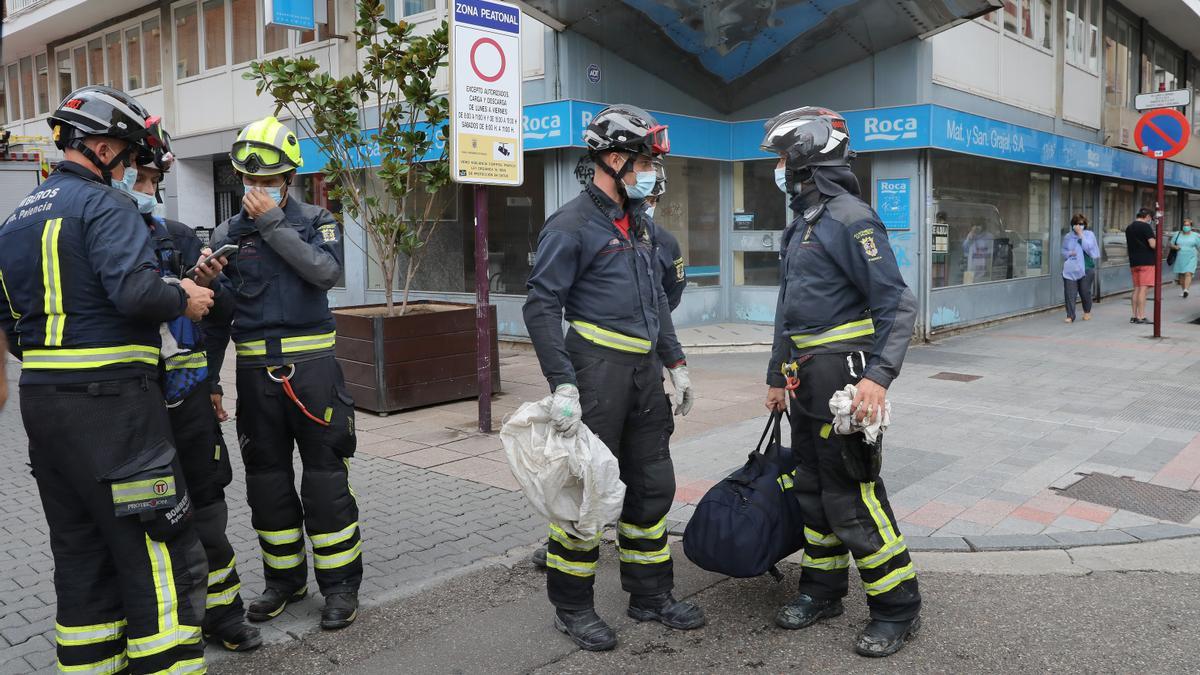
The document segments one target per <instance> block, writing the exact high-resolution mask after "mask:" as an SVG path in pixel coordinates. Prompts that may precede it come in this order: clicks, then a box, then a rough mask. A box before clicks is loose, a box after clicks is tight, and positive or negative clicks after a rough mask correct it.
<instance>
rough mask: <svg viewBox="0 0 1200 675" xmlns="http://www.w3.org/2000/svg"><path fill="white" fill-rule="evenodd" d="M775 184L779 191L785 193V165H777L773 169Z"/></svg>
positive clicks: (786, 188)
mask: <svg viewBox="0 0 1200 675" xmlns="http://www.w3.org/2000/svg"><path fill="white" fill-rule="evenodd" d="M775 186H776V187H778V188H779V191H780V192H783V193H787V191H788V185H787V167H779V168H776V169H775Z"/></svg>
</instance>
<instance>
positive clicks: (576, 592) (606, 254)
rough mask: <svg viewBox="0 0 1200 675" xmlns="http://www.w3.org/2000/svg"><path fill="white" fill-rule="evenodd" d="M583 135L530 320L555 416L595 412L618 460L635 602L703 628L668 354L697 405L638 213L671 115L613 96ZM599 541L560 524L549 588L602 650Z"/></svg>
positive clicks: (581, 636)
mask: <svg viewBox="0 0 1200 675" xmlns="http://www.w3.org/2000/svg"><path fill="white" fill-rule="evenodd" d="M584 141H585V142H586V143H587V146H588V154H589V155H590V157H591V159H592V162H593V163H594V164H595V171H594V175H593V178H592V180H591V182H590V183H589V184H588V185H586V186H584V189H583V191H582V192H581V193H580V194H579V196H577V197H576V198H574V199H572V200H571V201H569V202H567V203H566V204H565V205H563V207H562V208H560V209H559V210H558V211H556V212H555V213H554V214H553V215H551V216H550V218H549V219H547V220H546V226H545V228H544V229H543V230H542V234H541V237H540V238H539V239H538V248H537V256H536V258H535V259H534V265H533V270H532V271H531V272H530V274H529V281H528V282H527V287H528V289H529V294H528V297H527V299H526V301H525V307H524V312H523V313H524V317H525V325H526V326H528V328H529V336H530V339H531V340H532V342H533V346H534V350H535V351H536V353H537V358H538V362H539V363H540V365H541V368H542V373H543V374H544V375H545V376H546V380H547V382H548V383H549V385H550V390H551V391H552V392H553V418H552V420H551V424H552V426H553V428H554V429H555V430H556V431H557V432H559V433H562V434H565V435H568V436H570V435H574V434H575V433H577V432H578V430H579V427H580V425H581V424H586V425H587V427H588V428H589V429H590V430H591V431H592V432H594V433H595V434H596V435H597V436H599V437H600V440H602V441H603V442H604V444H605V445H606V446H608V448H609V450H611V451H612V453H613V455H614V456H615V457H616V458H617V461H618V462H619V464H620V467H621V476H622V479H623V480H624V482H625V485H626V492H625V503H624V508H623V510H622V512H621V517H620V520H619V522H618V523H617V547H618V551H619V553H620V559H621V586H622V587H623V588H624V589H625V591H627V592H628V593H629V594H630V601H629V608H628V610H627V613H628V614H629V616H631V617H632V618H634V619H636V620H638V621H659V622H661V623H662V624H664V625H666V626H668V627H671V628H675V629H682V630H687V629H692V628H699V627H700V626H702V625H704V621H705V619H704V613H703V612H702V611H701V610H700V608H698V607H696V606H695V605H693V604H691V603H688V602H679V601H677V600H676V599H675V598H674V597H673V596H672V594H671V591H672V589H673V587H674V574H673V570H672V567H671V549H670V547H669V545H668V543H667V528H666V525H667V524H666V515H667V511H668V510H669V509H670V507H671V500H672V499H673V498H674V495H675V471H674V467H673V465H672V463H671V454H670V438H671V432H672V430H673V429H674V423H673V421H672V417H671V405H670V400H669V399H668V397H667V396H666V393H665V391H664V388H663V378H662V369H663V366H664V365H666V367H667V368H668V369H669V370H668V372H669V374H670V377H671V383H672V385H673V386H674V388H675V394H676V399H677V400H676V403H677V405H676V408H675V414H679V415H684V414H687V412H688V411H689V410H690V409H691V405H692V388H691V381H690V378H689V376H688V372H687V365H686V361H685V359H684V354H683V348H682V347H681V346H680V345H679V340H678V339H677V338H676V337H675V327H674V325H673V324H672V323H671V311H670V308H669V305H668V303H667V296H666V294H665V293H664V292H663V288H662V285H661V284H660V283H659V275H658V267H657V265H656V263H655V260H654V241H653V239H652V233H651V232H650V230H649V228H648V227H647V226H646V225H647V223H648V222H649V221H648V220H647V219H645V218H640V217H638V216H639V212H640V211H641V209H642V201H643V200H644V199H645V198H646V197H647V196H649V195H650V193H651V192H652V191H653V190H654V184H655V182H656V180H657V176H656V174H655V171H654V163H653V160H654V158H656V157H661V156H662V155H665V154H666V153H667V152H668V151H669V150H670V143H669V141H668V138H667V128H666V127H665V126H663V125H660V124H658V122H657V121H656V120H655V119H654V117H652V116H651V115H650V114H649V113H647V112H646V111H644V110H642V109H640V108H636V107H634V106H630V105H613V106H609V107H607V108H605V109H604V110H601V111H600V112H599V113H597V115H596V116H595V117H594V118H593V119H592V121H591V123H590V124H588V127H587V129H586V130H585V131H584ZM564 316H565V319H566V320H567V322H568V323H569V324H570V329H569V330H568V332H567V335H566V336H565V338H564V336H563V330H562V322H563V319H564ZM599 547H600V538H599V536H597V537H595V538H593V539H590V540H580V539H575V538H573V537H571V536H569V535H568V534H567V533H566V532H564V531H563V530H561V529H560V528H557V527H555V526H553V525H552V526H551V527H550V545H549V551H548V554H547V556H546V564H547V568H548V569H547V572H546V588H547V593H548V595H549V598H550V602H551V604H552V605H554V607H555V618H554V625H555V627H556V628H557V629H558V630H559V631H561V632H563V633H566V634H567V635H568V637H570V638H571V639H572V640H573V641H574V642H575V644H576V645H578V646H579V647H581V648H583V649H586V650H591V651H599V650H606V649H612V648H613V647H614V646H616V642H617V638H616V633H614V632H613V630H612V628H610V627H609V625H608V624H607V623H605V621H604V620H603V619H602V618H600V616H599V615H597V614H596V611H595V608H594V601H593V585H594V581H595V573H596V565H597V561H598V560H599V557H600V548H599Z"/></svg>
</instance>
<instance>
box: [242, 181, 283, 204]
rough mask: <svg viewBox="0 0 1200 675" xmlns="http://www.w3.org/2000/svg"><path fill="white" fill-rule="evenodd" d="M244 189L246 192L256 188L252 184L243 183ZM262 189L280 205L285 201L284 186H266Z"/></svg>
mask: <svg viewBox="0 0 1200 675" xmlns="http://www.w3.org/2000/svg"><path fill="white" fill-rule="evenodd" d="M242 189H243V191H244V192H249V191H250V190H252V189H254V188H253V187H252V186H250V185H246V184H242ZM262 189H263V190H264V191H265V192H266V193H267V196H268V197H270V198H271V199H272V200H274V202H275V204H276V205H279V204H280V203H281V202H283V188H282V187H265V188H262Z"/></svg>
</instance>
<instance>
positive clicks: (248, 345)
mask: <svg viewBox="0 0 1200 675" xmlns="http://www.w3.org/2000/svg"><path fill="white" fill-rule="evenodd" d="M336 342H337V333H321V334H320V335H296V336H293V337H285V338H281V339H280V340H279V353H281V354H302V353H304V352H316V351H321V350H324V349H333V346H334V344H335V343H336ZM235 350H236V351H237V355H238V356H266V355H267V341H266V340H251V341H249V342H239V343H237V345H235Z"/></svg>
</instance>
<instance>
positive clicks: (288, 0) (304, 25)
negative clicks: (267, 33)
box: [263, 0, 325, 30]
mask: <svg viewBox="0 0 1200 675" xmlns="http://www.w3.org/2000/svg"><path fill="white" fill-rule="evenodd" d="M321 4H322V5H324V4H325V3H324V2H322V3H321ZM263 14H264V15H265V16H266V18H267V25H268V26H279V27H281V28H292V29H296V30H315V29H316V27H317V3H316V2H315V0H263Z"/></svg>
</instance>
